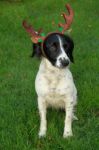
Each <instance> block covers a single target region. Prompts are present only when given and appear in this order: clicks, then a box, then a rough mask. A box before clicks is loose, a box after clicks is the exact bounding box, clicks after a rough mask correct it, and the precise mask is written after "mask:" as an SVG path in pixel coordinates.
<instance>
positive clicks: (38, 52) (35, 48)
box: [31, 43, 42, 58]
mask: <svg viewBox="0 0 99 150" xmlns="http://www.w3.org/2000/svg"><path fill="white" fill-rule="evenodd" d="M34 56H36V57H38V58H41V56H42V51H41V43H38V44H35V43H33V51H32V55H31V57H34Z"/></svg>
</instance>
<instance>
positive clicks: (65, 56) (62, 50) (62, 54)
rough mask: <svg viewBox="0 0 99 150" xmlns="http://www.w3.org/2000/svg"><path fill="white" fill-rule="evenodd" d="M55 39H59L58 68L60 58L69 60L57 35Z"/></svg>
mask: <svg viewBox="0 0 99 150" xmlns="http://www.w3.org/2000/svg"><path fill="white" fill-rule="evenodd" d="M57 37H58V39H59V45H60V49H61V54H60V55H59V56H58V57H57V61H56V66H58V67H60V66H61V62H60V58H61V59H66V60H69V57H68V56H67V55H66V53H65V51H64V48H63V43H62V40H61V39H60V37H59V36H58V35H57ZM69 61H70V60H69Z"/></svg>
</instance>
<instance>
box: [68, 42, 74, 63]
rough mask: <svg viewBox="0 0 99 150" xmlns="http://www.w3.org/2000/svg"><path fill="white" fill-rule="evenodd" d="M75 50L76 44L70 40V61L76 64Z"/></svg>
mask: <svg viewBox="0 0 99 150" xmlns="http://www.w3.org/2000/svg"><path fill="white" fill-rule="evenodd" d="M73 49H74V42H73V40H70V43H69V51H68V53H69V54H68V55H69V58H70V61H71V62H72V63H74V57H73Z"/></svg>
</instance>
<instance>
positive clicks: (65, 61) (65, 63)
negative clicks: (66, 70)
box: [61, 59, 69, 67]
mask: <svg viewBox="0 0 99 150" xmlns="http://www.w3.org/2000/svg"><path fill="white" fill-rule="evenodd" d="M61 63H62V66H64V67H66V66H68V65H69V60H68V59H61Z"/></svg>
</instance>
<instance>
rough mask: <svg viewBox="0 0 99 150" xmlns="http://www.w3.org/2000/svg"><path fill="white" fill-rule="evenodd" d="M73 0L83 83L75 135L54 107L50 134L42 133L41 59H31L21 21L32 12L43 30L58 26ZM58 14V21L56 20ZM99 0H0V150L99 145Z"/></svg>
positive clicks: (76, 149)
mask: <svg viewBox="0 0 99 150" xmlns="http://www.w3.org/2000/svg"><path fill="white" fill-rule="evenodd" d="M66 2H69V3H70V4H71V5H72V7H73V9H74V11H75V18H74V23H73V25H72V29H73V30H72V33H71V34H72V35H71V36H72V37H73V39H74V42H75V50H74V56H75V64H74V65H71V71H72V73H73V76H74V80H75V84H76V86H77V89H78V106H77V116H78V118H79V121H77V122H74V123H73V132H74V137H73V138H70V139H63V138H62V133H63V127H64V116H65V114H64V112H59V111H58V110H49V111H48V115H47V120H48V131H47V137H46V138H44V139H39V138H38V130H39V113H38V108H37V95H36V92H35V88H34V82H35V77H36V73H37V71H38V67H39V63H40V61H39V60H37V59H36V58H34V59H31V58H30V57H29V56H30V54H31V53H32V46H31V41H30V39H29V37H28V35H27V34H26V32H25V31H24V29H23V27H22V20H23V19H25V18H27V20H29V22H31V23H32V24H34V27H35V28H36V29H38V28H39V27H43V29H44V32H45V33H47V32H49V31H55V30H56V28H57V27H56V26H57V24H58V22H60V20H61V21H62V18H61V17H60V13H61V12H62V11H63V10H65V8H64V4H65V3H66ZM53 20H55V22H56V26H52V25H51V22H52V21H53ZM98 108H99V1H98V0H89V1H88V0H83V1H82V0H79V1H74V0H68V1H66V0H54V1H53V0H45V1H44V2H43V0H28V1H27V0H23V1H22V0H18V1H17V0H9V2H7V1H5V0H1V1H0V150H65V149H66V150H98V149H99V144H98V143H99V141H98V138H99V129H98V126H99V119H98V115H99V111H98Z"/></svg>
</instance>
